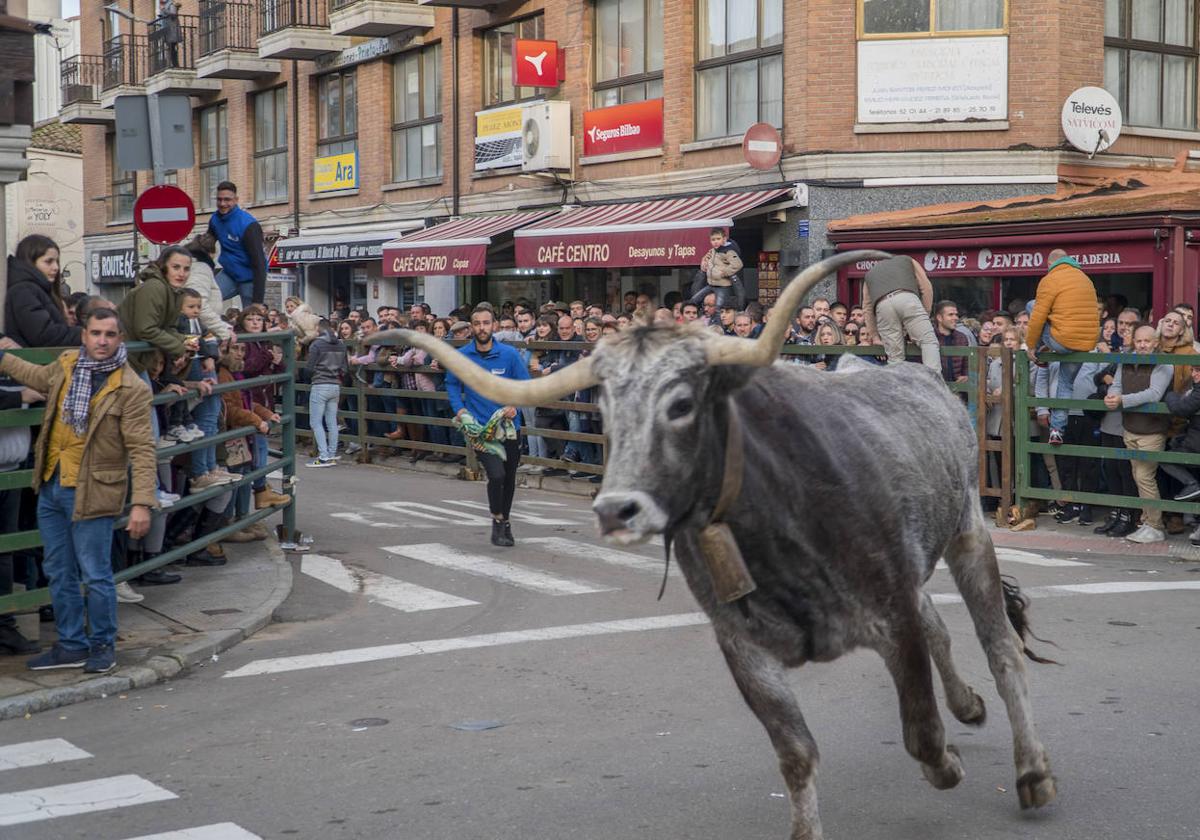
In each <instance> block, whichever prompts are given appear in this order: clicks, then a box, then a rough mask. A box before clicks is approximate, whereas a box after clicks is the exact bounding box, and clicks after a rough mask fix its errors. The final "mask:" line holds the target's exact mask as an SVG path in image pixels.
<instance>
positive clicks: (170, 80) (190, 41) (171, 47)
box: [146, 15, 221, 96]
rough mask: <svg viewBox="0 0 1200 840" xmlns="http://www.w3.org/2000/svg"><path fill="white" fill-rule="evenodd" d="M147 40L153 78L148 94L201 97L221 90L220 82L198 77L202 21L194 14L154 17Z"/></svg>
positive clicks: (147, 88) (148, 83) (148, 86)
mask: <svg viewBox="0 0 1200 840" xmlns="http://www.w3.org/2000/svg"><path fill="white" fill-rule="evenodd" d="M148 39H149V40H148V42H149V49H150V76H149V78H147V79H146V92H147V93H181V94H187V95H189V96H199V95H204V94H206V93H216V92H217V91H219V90H220V89H221V82H220V81H218V80H216V79H201V78H197V76H196V53H197V52H198V51H199V47H200V18H198V17H196V16H194V15H173V16H171V17H165V16H162V17H158V18H155V19H154V20H152V21H151V22H150V31H149V35H148Z"/></svg>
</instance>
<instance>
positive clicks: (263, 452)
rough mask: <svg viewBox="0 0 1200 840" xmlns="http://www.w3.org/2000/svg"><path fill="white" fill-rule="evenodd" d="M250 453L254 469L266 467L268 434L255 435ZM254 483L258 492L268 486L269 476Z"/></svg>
mask: <svg viewBox="0 0 1200 840" xmlns="http://www.w3.org/2000/svg"><path fill="white" fill-rule="evenodd" d="M335 431H336V429H335ZM334 444H335V446H334V448H335V449H336V448H337V446H336V444H337V441H336V440H335V441H334ZM250 454H251V455H252V456H253V460H252V461H251V462H250V466H251V468H252V469H258V468H259V467H265V466H266V465H267V456H268V454H269V453H268V452H267V436H266V435H260V434H255V435H254V448H253V450H252V451H251V453H250ZM249 471H250V470H243V471H242V472H249ZM252 484H253V485H254V490H255V492H258V491H259V490H262V489H264V488H265V487H266V486H267V477H266V476H265V475H264V476H260V477H259V478H258V479H257V480H255V481H254V482H252Z"/></svg>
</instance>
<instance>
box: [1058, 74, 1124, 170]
mask: <svg viewBox="0 0 1200 840" xmlns="http://www.w3.org/2000/svg"><path fill="white" fill-rule="evenodd" d="M1062 129H1063V134H1065V135H1066V137H1067V142H1068V143H1070V144H1071V145H1072V146H1074V147H1075V148H1076V149H1078V150H1079V151H1081V152H1084V153H1086V154H1087V156H1088V157H1092V156H1094V155H1095V154H1096V153H1097V152H1103V151H1104V150H1105V149H1107V148H1108V147H1109V146H1111V145H1112V144H1113V143H1116V142H1117V138H1118V137H1120V136H1121V106H1120V105H1119V104H1118V103H1117V100H1116V99H1114V98H1113V95H1112V94H1111V93H1109V92H1108V91H1107V90H1105V89H1104V88H1100V87H1081V88H1079V89H1078V90H1076V91H1075V92H1074V93H1072V94H1071V95H1070V96H1068V97H1067V101H1066V102H1064V103H1063V107H1062Z"/></svg>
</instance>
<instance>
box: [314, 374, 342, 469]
mask: <svg viewBox="0 0 1200 840" xmlns="http://www.w3.org/2000/svg"><path fill="white" fill-rule="evenodd" d="M340 391H341V387H340V386H338V385H334V384H326V385H313V386H312V390H311V391H309V392H308V419H309V421H310V422H311V423H312V432H313V437H314V438H316V440H317V456H318V457H319V458H320V459H321V460H322V461H332V460H333V459H334V458H336V457H337V443H338V431H337V409H338V396H339V392H340Z"/></svg>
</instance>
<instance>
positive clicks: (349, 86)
mask: <svg viewBox="0 0 1200 840" xmlns="http://www.w3.org/2000/svg"><path fill="white" fill-rule="evenodd" d="M355 81H356V77H355V75H354V71H353V70H345V71H343V72H341V73H327V74H325V75H324V76H322V77H321V78H320V79H319V80H318V82H317V102H318V103H319V108H318V114H317V157H329V156H331V155H346V154H350V153H351V152H357V151H358V91H357V86H356V84H355Z"/></svg>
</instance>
